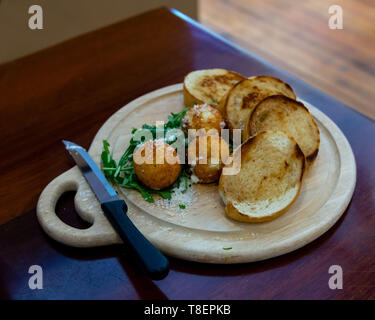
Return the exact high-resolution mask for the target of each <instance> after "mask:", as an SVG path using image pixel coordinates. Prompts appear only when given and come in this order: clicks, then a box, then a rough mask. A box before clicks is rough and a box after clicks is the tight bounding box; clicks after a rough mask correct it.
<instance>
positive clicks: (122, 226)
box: [102, 200, 169, 280]
mask: <svg viewBox="0 0 375 320" xmlns="http://www.w3.org/2000/svg"><path fill="white" fill-rule="evenodd" d="M102 209H103V211H104V213H105V215H106V217H107V219H108V220H109V222H110V223H111V225H112V226H113V228H114V229H115V230H116V232H117V233H118V234H119V236H120V238H121V239H122V241H124V243H125V244H127V245H129V246H130V247H131V248H132V250H133V251H134V253H135V255H136V256H137V258H138V259H139V261H140V263H141V264H142V266H143V267H144V269H145V272H146V273H147V274H148V275H149V276H150V277H151V279H153V280H161V279H163V278H165V277H166V276H167V274H168V272H169V263H168V260H167V258H166V257H165V256H164V255H163V254H162V253H161V252H160V251H159V250H158V249H157V248H155V247H154V246H153V245H152V244H151V242H150V241H148V240H147V239H146V238H145V237H144V236H143V235H142V233H140V232H139V231H138V229H137V228H136V227H135V225H134V224H133V222H131V220H130V219H129V217H128V216H127V215H126V212H127V206H126V203H125V201H123V200H113V201H109V202H105V203H102Z"/></svg>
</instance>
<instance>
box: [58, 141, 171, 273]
mask: <svg viewBox="0 0 375 320" xmlns="http://www.w3.org/2000/svg"><path fill="white" fill-rule="evenodd" d="M63 142H64V144H65V146H66V149H67V150H68V151H69V153H70V154H71V156H72V157H73V159H74V161H75V162H76V164H77V166H78V167H79V168H80V169H81V172H82V174H83V175H84V177H85V178H86V180H87V182H88V184H89V185H90V187H91V189H92V190H93V191H94V193H95V195H96V197H97V198H98V200H99V201H100V203H101V207H102V210H103V212H104V214H105V215H106V217H107V218H108V221H109V222H110V223H111V224H112V226H113V228H114V229H115V231H116V232H117V234H118V235H119V236H120V238H121V239H122V240H123V242H124V243H125V244H126V245H128V246H129V247H130V248H131V249H132V250H133V252H134V253H135V256H136V257H137V259H138V261H139V262H140V264H141V266H142V267H143V269H144V271H145V272H146V273H147V274H148V275H149V276H150V277H151V279H154V280H160V279H163V278H164V277H166V276H167V274H168V271H169V262H168V259H167V258H166V257H165V256H164V255H163V254H162V253H161V252H160V251H159V250H158V249H157V248H156V247H155V246H154V245H153V244H152V243H151V242H150V241H149V240H147V239H146V238H145V237H144V236H143V235H142V233H141V232H140V231H139V230H138V229H137V228H136V227H135V225H134V224H133V223H132V221H131V220H130V219H129V217H128V216H127V214H126V213H127V211H128V206H127V205H126V203H125V201H124V200H121V199H120V198H119V197H118V196H117V193H116V191H115V190H113V188H112V187H111V186H110V184H109V183H108V181H107V179H106V178H105V176H104V174H103V173H102V171H101V170H100V169H99V167H98V166H97V165H96V163H95V161H94V160H93V159H92V158H91V157H90V155H89V154H88V153H87V151H86V150H85V149H84V148H82V147H81V146H79V145H77V144H75V143H73V142H69V141H65V140H63Z"/></svg>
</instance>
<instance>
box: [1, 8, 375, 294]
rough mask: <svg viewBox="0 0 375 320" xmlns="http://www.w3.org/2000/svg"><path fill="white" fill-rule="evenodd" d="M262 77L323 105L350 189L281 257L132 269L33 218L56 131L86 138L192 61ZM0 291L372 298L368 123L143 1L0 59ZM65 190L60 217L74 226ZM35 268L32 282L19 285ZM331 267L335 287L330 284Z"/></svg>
mask: <svg viewBox="0 0 375 320" xmlns="http://www.w3.org/2000/svg"><path fill="white" fill-rule="evenodd" d="M212 67H224V68H228V69H232V70H235V71H239V72H241V73H243V74H245V75H249V76H250V75H256V74H268V75H273V76H277V77H280V78H282V79H283V80H285V81H287V82H288V83H290V84H291V85H292V86H293V88H294V89H295V91H296V93H297V95H298V96H299V97H301V98H303V99H305V100H307V101H309V102H311V103H312V104H314V105H315V106H317V107H318V108H320V109H321V110H322V111H323V112H324V113H326V114H327V115H328V116H329V117H331V119H333V120H334V121H335V122H336V124H337V125H338V126H339V127H340V128H341V130H342V131H343V132H344V134H345V135H346V136H347V138H348V140H349V142H350V143H351V146H352V148H353V150H354V153H355V157H356V161H357V170H358V171H357V175H358V178H357V186H356V189H355V193H354V197H353V200H352V201H351V203H350V205H349V208H348V209H347V210H346V212H345V214H344V215H343V216H342V218H341V219H340V220H339V221H338V223H337V224H336V225H335V226H334V227H333V228H332V229H330V230H329V231H328V232H327V233H326V234H324V235H323V236H321V237H320V238H319V239H317V240H316V241H314V242H312V243H311V244H309V245H307V246H305V247H304V248H301V249H299V250H297V251H295V252H292V253H290V254H287V255H284V256H281V257H278V258H274V259H270V260H267V261H263V262H258V263H252V264H243V265H226V266H221V265H204V264H198V263H192V262H186V261H181V260H177V259H171V272H170V274H169V276H168V277H167V278H166V279H164V280H162V281H159V282H153V281H151V280H149V279H147V278H145V277H144V276H143V274H142V273H140V271H139V270H138V268H137V267H136V266H135V265H133V263H132V262H131V261H129V259H128V252H126V250H124V249H123V248H121V247H120V246H112V247H105V248H93V249H75V248H70V247H67V246H64V245H61V244H59V243H57V242H55V241H53V240H51V239H49V238H48V237H47V236H46V235H45V234H44V233H43V232H42V230H41V228H40V227H39V225H38V223H37V220H36V216H35V206H36V202H37V199H38V196H39V194H40V192H41V191H42V189H43V188H44V187H45V186H46V184H47V183H48V182H49V181H50V180H52V179H53V178H54V177H56V176H57V175H59V174H60V173H62V172H64V171H65V170H67V169H69V168H70V167H71V166H72V165H73V163H72V161H71V160H70V159H69V157H68V156H67V155H66V153H65V151H64V148H63V145H62V144H61V139H63V138H64V139H68V140H72V141H75V142H77V143H79V144H81V145H83V146H85V147H89V145H90V141H91V140H92V139H93V137H94V135H95V133H96V131H97V130H98V129H99V128H100V127H101V125H102V124H103V123H104V122H105V120H106V119H107V118H108V117H109V116H110V115H111V114H113V113H114V112H115V111H116V110H118V109H119V108H120V107H122V106H123V105H125V104H126V103H127V102H129V101H131V100H133V99H134V98H136V97H138V96H140V95H142V94H144V93H147V92H149V91H152V90H155V89H158V88H161V87H163V86H166V85H170V84H174V83H177V82H181V81H182V80H183V77H184V75H185V74H186V73H187V72H189V71H191V70H193V69H201V68H212ZM0 109H1V129H0V130H1V133H2V134H1V148H0V153H1V154H0V155H1V163H0V167H1V175H0V194H1V197H0V199H1V213H0V222H1V223H2V225H1V226H0V246H1V248H0V297H1V298H3V299H44V298H48V299H82V298H83V299H267V298H271V299H295V298H300V299H374V298H375V255H374V253H375V170H374V159H375V146H374V141H375V124H374V122H373V121H371V120H370V119H368V118H366V117H365V116H363V115H361V114H359V113H358V112H356V111H354V110H352V109H350V108H348V107H347V106H345V105H343V104H342V103H341V102H339V101H337V100H335V99H333V98H331V97H329V96H327V95H325V94H323V93H321V92H319V91H318V90H316V89H314V88H312V87H310V86H308V85H306V84H305V83H303V82H302V81H300V80H298V79H296V78H295V77H293V76H291V75H289V74H287V73H285V72H283V71H281V70H278V69H277V68H275V67H273V66H271V65H269V64H267V63H266V62H264V61H262V60H261V59H259V58H257V57H255V56H254V55H252V54H250V53H248V52H245V51H244V50H241V49H239V48H237V47H235V46H233V45H231V44H230V43H228V42H226V41H224V40H223V39H221V38H219V37H218V36H216V35H215V34H213V33H210V32H208V31H207V30H204V29H202V28H201V27H200V26H199V25H198V24H196V23H194V22H192V21H190V20H189V19H188V18H186V17H184V16H182V15H181V14H179V13H178V12H175V11H172V12H171V11H170V10H168V9H158V10H154V11H151V12H148V13H145V14H142V15H140V16H137V17H134V18H131V19H129V20H126V21H124V22H121V23H118V24H115V25H113V26H109V27H107V28H104V29H101V30H98V31H95V32H92V33H89V34H87V35H83V36H81V37H78V38H75V39H73V40H70V41H67V42H64V43H62V44H60V45H57V46H54V47H52V48H49V49H47V50H43V51H41V52H39V53H36V54H33V55H31V56H28V57H25V58H22V59H19V60H16V61H14V62H11V63H8V64H6V65H2V66H0ZM73 196H74V195H73V194H72V193H68V194H66V195H64V196H63V197H62V199H60V201H59V203H58V206H57V207H58V212H59V215H60V216H61V218H62V219H63V220H64V221H69V222H70V223H72V224H73V225H75V226H82V227H84V225H85V223H84V222H83V221H81V220H80V219H79V218H78V217H77V216H76V215H75V213H74V209H73ZM34 264H36V265H41V266H42V267H43V271H44V289H43V290H30V289H29V287H28V279H29V276H30V275H29V274H28V269H29V267H30V266H31V265H34ZM331 265H340V266H341V267H342V269H343V272H344V288H343V289H342V290H331V289H329V287H328V280H329V277H330V276H331V275H330V274H329V273H328V269H329V267H330V266H331Z"/></svg>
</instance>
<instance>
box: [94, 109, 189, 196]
mask: <svg viewBox="0 0 375 320" xmlns="http://www.w3.org/2000/svg"><path fill="white" fill-rule="evenodd" d="M187 110H188V108H185V109H184V110H183V111H181V112H179V113H171V115H169V116H168V122H167V123H165V124H164V127H163V128H156V126H150V125H147V124H144V125H143V126H142V129H147V130H150V132H151V133H152V139H153V140H155V139H156V136H157V134H158V137H159V134H160V135H162V136H163V137H165V136H166V135H167V131H169V130H173V129H180V128H181V121H182V118H183V117H184V115H185V114H186V112H187ZM159 130H160V132H159ZM137 131H138V129H136V128H133V129H132V131H131V133H132V135H133V136H132V138H131V139H130V142H129V147H128V148H127V149H126V150H125V152H124V154H123V155H122V157H121V158H120V160H119V162H118V164H117V163H116V161H115V160H114V159H113V158H112V155H111V152H110V150H109V147H110V145H109V143H108V142H107V141H106V140H103V151H102V154H101V160H102V170H103V172H104V175H105V177H106V178H107V179H108V180H110V181H111V182H112V183H115V184H118V185H120V186H121V187H123V188H127V189H135V190H138V191H139V192H140V193H141V195H142V197H143V199H145V200H146V201H147V202H154V198H153V197H152V194H158V195H160V196H161V197H162V198H164V199H168V200H170V199H171V198H172V189H173V188H174V187H176V186H178V187H179V186H180V184H181V183H183V184H184V189H183V191H182V192H185V191H186V190H187V188H188V181H189V180H188V178H189V176H188V174H187V170H188V168H187V165H183V166H182V168H181V169H182V170H181V174H180V176H179V178H178V179H177V181H176V182H175V183H174V184H173V185H172V186H171V187H169V188H167V189H164V190H153V189H150V188H148V187H146V186H144V185H143V184H142V183H141V182H140V181H139V180H138V178H137V175H136V174H135V172H134V167H133V152H134V150H135V148H136V147H137V146H138V145H139V144H141V143H143V142H145V137H142V139H140V141H137V140H135V139H134V134H135V133H136V132H137ZM173 140H174V141H175V140H176V138H174V139H171V141H169V140H168V141H167V143H169V144H171V143H173V142H174V141H173Z"/></svg>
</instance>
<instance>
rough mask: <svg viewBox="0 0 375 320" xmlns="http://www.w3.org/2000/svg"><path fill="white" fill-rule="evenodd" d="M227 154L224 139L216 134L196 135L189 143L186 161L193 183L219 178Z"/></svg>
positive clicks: (227, 147)
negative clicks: (191, 173)
mask: <svg viewBox="0 0 375 320" xmlns="http://www.w3.org/2000/svg"><path fill="white" fill-rule="evenodd" d="M228 156H229V146H228V144H227V143H226V141H225V140H224V139H223V138H221V137H219V136H217V135H209V136H198V137H197V138H195V139H194V140H192V141H191V142H190V143H189V147H188V163H189V165H190V167H191V170H192V172H193V175H192V181H193V182H194V183H211V182H215V181H217V180H218V179H219V178H220V174H221V170H222V168H223V166H224V163H225V161H226V159H227V158H228Z"/></svg>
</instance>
